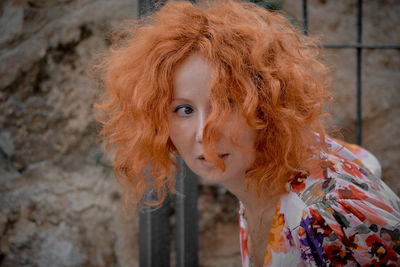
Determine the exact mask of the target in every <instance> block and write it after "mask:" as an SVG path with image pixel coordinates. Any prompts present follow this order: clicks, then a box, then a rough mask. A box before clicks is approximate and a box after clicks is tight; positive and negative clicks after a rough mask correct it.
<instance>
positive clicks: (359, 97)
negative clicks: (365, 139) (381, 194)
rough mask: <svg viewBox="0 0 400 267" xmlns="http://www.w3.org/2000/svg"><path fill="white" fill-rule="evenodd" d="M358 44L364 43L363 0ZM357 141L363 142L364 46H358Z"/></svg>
mask: <svg viewBox="0 0 400 267" xmlns="http://www.w3.org/2000/svg"><path fill="white" fill-rule="evenodd" d="M357 44H359V45H361V44H362V0H358V3H357ZM356 49H357V66H356V67H357V107H356V109H357V110H356V142H357V144H358V145H361V142H362V48H361V47H357V48H356Z"/></svg>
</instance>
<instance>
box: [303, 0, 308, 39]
mask: <svg viewBox="0 0 400 267" xmlns="http://www.w3.org/2000/svg"><path fill="white" fill-rule="evenodd" d="M302 26H303V33H304V35H308V14H307V0H303V25H302Z"/></svg>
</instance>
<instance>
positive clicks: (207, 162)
mask: <svg viewBox="0 0 400 267" xmlns="http://www.w3.org/2000/svg"><path fill="white" fill-rule="evenodd" d="M228 156H229V153H224V154H218V157H219V158H220V159H222V160H225V159H226V158H227V157H228ZM198 159H199V160H200V162H201V164H203V165H204V166H205V167H208V168H212V167H214V166H215V164H214V163H212V162H209V161H207V160H206V159H205V157H204V156H203V155H200V156H199V157H198Z"/></svg>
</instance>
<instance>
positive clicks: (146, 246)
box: [138, 198, 171, 267]
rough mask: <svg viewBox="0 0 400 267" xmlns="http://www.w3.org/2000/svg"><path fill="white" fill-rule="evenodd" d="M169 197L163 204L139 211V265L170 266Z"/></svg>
mask: <svg viewBox="0 0 400 267" xmlns="http://www.w3.org/2000/svg"><path fill="white" fill-rule="evenodd" d="M169 220H170V205H169V200H168V198H167V199H166V200H165V202H164V203H163V205H162V206H161V207H160V208H158V209H156V210H153V211H151V210H150V209H144V210H141V211H139V234H138V235H139V236H138V242H139V266H140V267H158V266H166V267H169V266H170V253H171V229H170V221H169Z"/></svg>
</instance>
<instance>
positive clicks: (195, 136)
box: [169, 54, 256, 185]
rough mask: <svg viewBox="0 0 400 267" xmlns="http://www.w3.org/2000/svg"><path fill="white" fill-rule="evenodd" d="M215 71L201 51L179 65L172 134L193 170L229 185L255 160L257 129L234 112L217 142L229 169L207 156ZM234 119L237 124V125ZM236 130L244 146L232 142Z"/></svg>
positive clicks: (172, 105)
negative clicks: (205, 142)
mask: <svg viewBox="0 0 400 267" xmlns="http://www.w3.org/2000/svg"><path fill="white" fill-rule="evenodd" d="M211 75H212V68H211V66H210V65H209V63H208V62H207V61H206V60H205V59H204V58H203V57H202V56H201V55H200V54H193V55H191V56H190V57H189V58H188V59H186V60H185V61H184V62H183V64H182V65H180V66H179V67H178V68H177V70H176V72H175V76H174V97H173V101H172V103H171V108H170V114H169V124H170V138H171V141H172V143H173V144H174V146H175V147H176V149H177V151H178V153H179V154H180V155H181V156H182V158H183V160H184V161H185V162H186V164H187V165H188V166H189V168H190V169H191V170H192V171H193V172H195V173H196V174H197V175H199V176H200V177H202V178H203V179H205V180H206V181H209V182H214V183H220V184H224V185H229V183H231V182H233V181H235V180H236V181H238V180H237V179H241V180H243V177H244V175H245V172H246V170H248V169H249V167H250V166H251V165H252V163H253V162H254V159H255V149H254V142H255V136H256V131H255V130H254V129H252V128H251V127H250V126H249V125H248V124H247V122H246V120H245V118H244V117H243V116H242V115H239V114H237V115H233V114H232V115H231V117H230V120H229V121H228V122H227V123H226V125H225V126H224V127H222V128H223V129H224V131H223V132H221V133H219V135H218V139H217V143H216V153H217V154H218V156H219V157H220V158H221V159H222V160H223V161H224V163H225V166H226V169H225V171H224V172H222V170H221V169H220V168H218V166H216V165H214V164H213V163H211V162H209V161H207V159H205V158H204V151H203V145H202V136H203V128H204V125H205V123H206V121H207V118H208V116H209V114H210V113H211V104H210V94H209V88H210V83H211ZM232 122H235V123H234V125H235V127H237V128H235V129H233V128H234V127H232ZM232 133H234V134H235V136H237V137H238V139H236V140H237V141H238V144H239V145H240V146H241V147H238V146H237V145H233V144H232V143H231V141H230V136H231V134H232ZM238 133H239V135H238Z"/></svg>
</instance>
